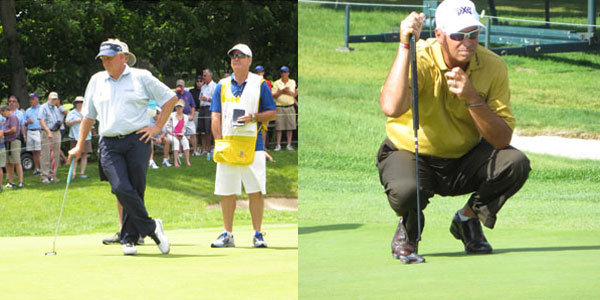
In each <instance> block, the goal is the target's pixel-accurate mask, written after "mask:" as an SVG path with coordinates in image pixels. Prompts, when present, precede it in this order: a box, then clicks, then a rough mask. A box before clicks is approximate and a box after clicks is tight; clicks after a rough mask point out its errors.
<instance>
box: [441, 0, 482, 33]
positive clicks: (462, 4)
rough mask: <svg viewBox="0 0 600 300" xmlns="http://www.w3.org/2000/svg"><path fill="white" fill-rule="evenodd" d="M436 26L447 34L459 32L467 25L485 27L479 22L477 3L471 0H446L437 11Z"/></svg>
mask: <svg viewBox="0 0 600 300" xmlns="http://www.w3.org/2000/svg"><path fill="white" fill-rule="evenodd" d="M435 24H436V28H439V29H441V30H442V31H444V32H445V33H447V34H451V33H456V32H459V31H461V30H463V29H465V28H467V27H472V26H478V27H481V28H485V26H483V24H481V22H479V14H477V10H476V9H475V4H473V2H471V1H469V0H445V1H444V2H442V3H441V4H440V5H439V6H438V8H437V10H436V11H435Z"/></svg>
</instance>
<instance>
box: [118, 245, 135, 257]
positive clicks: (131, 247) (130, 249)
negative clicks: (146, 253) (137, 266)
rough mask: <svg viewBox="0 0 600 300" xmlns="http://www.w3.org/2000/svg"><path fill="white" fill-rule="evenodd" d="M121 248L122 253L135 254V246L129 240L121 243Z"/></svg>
mask: <svg viewBox="0 0 600 300" xmlns="http://www.w3.org/2000/svg"><path fill="white" fill-rule="evenodd" d="M121 248H122V249H123V254H124V255H136V254H137V249H135V246H134V245H133V243H131V242H127V243H125V244H123V246H122V247H121Z"/></svg>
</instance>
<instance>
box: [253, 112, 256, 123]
mask: <svg viewBox="0 0 600 300" xmlns="http://www.w3.org/2000/svg"><path fill="white" fill-rule="evenodd" d="M252 122H256V114H252Z"/></svg>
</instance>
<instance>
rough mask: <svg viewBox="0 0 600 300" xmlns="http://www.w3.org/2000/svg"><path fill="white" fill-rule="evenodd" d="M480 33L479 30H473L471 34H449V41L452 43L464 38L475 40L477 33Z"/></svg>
mask: <svg viewBox="0 0 600 300" xmlns="http://www.w3.org/2000/svg"><path fill="white" fill-rule="evenodd" d="M480 31H481V29H475V30H473V31H471V32H457V33H451V34H450V39H452V40H454V41H462V40H464V39H465V38H469V39H470V40H475V39H477V37H478V36H479V32H480Z"/></svg>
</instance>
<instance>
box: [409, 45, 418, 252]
mask: <svg viewBox="0 0 600 300" xmlns="http://www.w3.org/2000/svg"><path fill="white" fill-rule="evenodd" d="M415 44H416V38H415V36H414V35H411V36H410V72H411V82H412V116H413V130H414V131H415V162H416V164H415V165H416V166H415V168H416V173H417V226H418V231H417V234H418V235H417V243H418V242H420V241H421V197H420V194H421V193H420V189H421V182H420V180H419V177H420V176H419V89H418V87H419V86H418V80H417V48H416V45H415ZM415 253H418V250H417V252H415Z"/></svg>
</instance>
